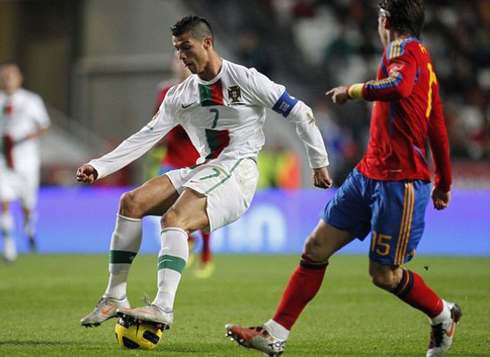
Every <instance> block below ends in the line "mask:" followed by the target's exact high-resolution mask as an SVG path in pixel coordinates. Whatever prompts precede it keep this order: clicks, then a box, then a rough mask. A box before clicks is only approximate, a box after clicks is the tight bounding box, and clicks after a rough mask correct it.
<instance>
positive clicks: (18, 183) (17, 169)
mask: <svg viewBox="0 0 490 357" xmlns="http://www.w3.org/2000/svg"><path fill="white" fill-rule="evenodd" d="M22 81H23V76H22V73H21V71H20V69H19V67H18V66H17V65H16V64H14V63H5V64H3V65H1V66H0V89H1V90H0V110H1V113H0V138H1V143H0V145H1V155H0V200H1V203H2V216H1V218H0V221H1V222H0V225H1V228H2V234H3V247H4V250H3V254H4V258H5V260H7V261H9V262H12V261H15V260H16V258H17V248H16V244H15V239H14V238H13V236H12V229H13V226H14V220H13V217H12V214H11V212H10V204H11V202H12V201H14V200H17V199H20V201H21V204H22V210H23V213H24V228H25V231H26V234H27V237H28V238H29V246H30V249H31V251H35V249H36V246H35V240H34V235H35V217H34V216H35V212H34V208H35V206H36V201H37V194H38V190H39V169H40V161H41V160H40V150H39V136H41V135H43V134H45V133H46V131H47V130H48V127H49V125H50V120H49V116H48V113H47V111H46V107H45V106H44V103H43V101H42V99H41V97H40V96H39V95H37V94H35V93H32V92H30V91H28V90H25V89H23V88H21V85H22Z"/></svg>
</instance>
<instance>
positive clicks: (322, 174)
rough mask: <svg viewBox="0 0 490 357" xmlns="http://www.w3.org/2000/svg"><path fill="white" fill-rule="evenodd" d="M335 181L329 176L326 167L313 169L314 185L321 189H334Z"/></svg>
mask: <svg viewBox="0 0 490 357" xmlns="http://www.w3.org/2000/svg"><path fill="white" fill-rule="evenodd" d="M332 184H333V181H332V179H331V178H330V175H329V174H328V170H327V168H326V167H322V168H319V169H313V185H315V187H320V188H330V187H332Z"/></svg>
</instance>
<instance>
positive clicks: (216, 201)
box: [165, 159, 259, 232]
mask: <svg viewBox="0 0 490 357" xmlns="http://www.w3.org/2000/svg"><path fill="white" fill-rule="evenodd" d="M165 175H167V176H168V178H169V179H170V182H172V184H173V185H174V187H175V189H176V190H177V192H178V193H179V195H180V194H181V193H182V192H184V190H185V189H186V188H191V189H193V190H195V191H197V192H199V193H201V194H203V195H206V196H207V198H208V202H207V203H208V205H207V208H206V211H207V215H208V218H209V227H208V228H207V230H209V231H210V232H212V231H215V230H217V229H218V228H221V227H223V226H226V225H227V224H230V223H232V222H234V221H236V220H237V219H238V218H240V217H241V216H242V215H243V214H244V213H245V211H246V210H247V209H248V207H249V206H250V202H252V198H253V196H254V194H255V189H256V188H257V181H258V179H259V171H258V170H257V164H256V163H255V161H253V160H252V159H240V160H237V162H236V163H235V164H234V165H233V166H232V167H231V169H230V170H229V171H228V170H225V169H224V168H222V167H221V166H217V165H213V164H205V165H201V166H197V167H195V168H189V167H187V168H183V169H179V170H173V171H169V172H167V173H166V174H165Z"/></svg>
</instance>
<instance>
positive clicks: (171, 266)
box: [153, 227, 189, 311]
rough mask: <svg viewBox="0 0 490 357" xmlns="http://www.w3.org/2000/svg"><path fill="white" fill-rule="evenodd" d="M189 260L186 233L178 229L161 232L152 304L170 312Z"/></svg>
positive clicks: (171, 228)
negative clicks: (156, 285) (155, 287)
mask: <svg viewBox="0 0 490 357" xmlns="http://www.w3.org/2000/svg"><path fill="white" fill-rule="evenodd" d="M188 258H189V247H188V244H187V233H186V232H185V231H184V230H183V229H180V228H177V227H170V228H164V229H163V230H162V249H161V250H160V252H159V253H158V293H157V296H156V297H155V300H153V304H154V305H157V306H158V307H160V308H162V309H163V310H165V311H172V310H173V307H174V300H175V293H176V291H177V287H178V286H179V282H180V278H181V276H182V272H183V271H184V268H185V265H186V264H187V259H188Z"/></svg>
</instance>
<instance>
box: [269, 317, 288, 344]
mask: <svg viewBox="0 0 490 357" xmlns="http://www.w3.org/2000/svg"><path fill="white" fill-rule="evenodd" d="M264 326H265V328H266V329H267V331H269V333H270V334H271V335H272V336H273V337H275V338H277V339H279V340H283V341H285V340H287V339H288V337H289V330H288V329H286V328H285V327H284V326H282V325H279V324H278V323H277V322H275V321H274V320H272V319H270V320H269V321H267V322H266V323H265V324H264Z"/></svg>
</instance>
